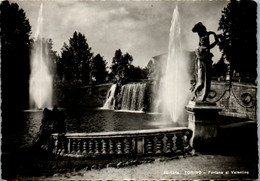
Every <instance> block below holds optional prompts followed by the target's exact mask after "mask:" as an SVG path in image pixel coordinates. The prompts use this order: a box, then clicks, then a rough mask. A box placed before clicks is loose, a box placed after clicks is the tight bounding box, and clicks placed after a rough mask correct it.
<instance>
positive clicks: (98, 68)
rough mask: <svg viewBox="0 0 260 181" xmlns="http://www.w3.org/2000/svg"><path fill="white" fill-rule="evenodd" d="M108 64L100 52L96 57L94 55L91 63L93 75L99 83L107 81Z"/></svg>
mask: <svg viewBox="0 0 260 181" xmlns="http://www.w3.org/2000/svg"><path fill="white" fill-rule="evenodd" d="M106 66H107V62H106V61H105V60H104V58H103V57H102V56H101V55H100V54H97V55H96V56H95V57H93V59H92V63H91V75H92V77H93V78H94V79H95V81H96V82H97V83H102V82H105V81H106V79H107V76H108V71H107V67H106Z"/></svg>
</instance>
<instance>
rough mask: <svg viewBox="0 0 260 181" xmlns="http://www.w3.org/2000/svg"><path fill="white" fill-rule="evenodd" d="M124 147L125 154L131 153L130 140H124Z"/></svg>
mask: <svg viewBox="0 0 260 181" xmlns="http://www.w3.org/2000/svg"><path fill="white" fill-rule="evenodd" d="M124 145H125V149H124V152H125V154H130V153H132V138H125V139H124Z"/></svg>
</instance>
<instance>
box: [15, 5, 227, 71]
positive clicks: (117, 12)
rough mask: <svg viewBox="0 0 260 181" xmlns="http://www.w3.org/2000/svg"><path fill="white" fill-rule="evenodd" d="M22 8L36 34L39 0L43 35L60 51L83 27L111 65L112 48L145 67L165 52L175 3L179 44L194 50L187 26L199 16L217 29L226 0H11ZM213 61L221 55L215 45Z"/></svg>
mask: <svg viewBox="0 0 260 181" xmlns="http://www.w3.org/2000/svg"><path fill="white" fill-rule="evenodd" d="M12 2H16V3H17V4H18V5H19V6H20V8H22V9H23V10H24V11H25V13H26V17H27V18H28V19H29V22H30V24H31V26H32V37H33V36H34V35H35V32H36V27H37V18H38V13H39V8H40V4H41V3H43V18H44V20H43V37H45V38H51V39H52V40H53V43H54V46H53V49H54V50H55V51H57V52H58V53H60V51H61V48H62V46H63V44H64V42H65V43H67V44H68V41H69V39H70V38H71V37H72V35H73V33H74V32H75V31H77V32H81V33H83V34H84V35H85V36H86V38H87V42H88V44H89V46H90V47H92V51H93V53H94V55H96V54H100V55H101V56H103V57H104V59H105V60H106V61H107V62H108V66H109V65H111V62H112V58H113V56H114V54H115V51H116V50H118V49H121V50H122V52H123V53H126V52H128V53H129V54H130V55H132V56H133V59H134V61H133V64H134V65H135V66H140V67H145V66H146V65H147V63H148V61H149V60H150V59H151V58H152V57H154V56H156V55H159V54H163V53H167V51H168V43H169V31H170V27H171V19H172V14H173V11H174V9H175V7H176V6H178V9H179V14H180V21H181V22H180V23H181V28H182V36H183V37H182V39H183V47H184V49H185V50H188V51H194V50H195V49H196V48H197V47H198V35H197V34H195V33H193V32H192V31H191V30H192V28H193V26H194V25H195V24H196V23H198V22H202V23H203V24H204V25H205V26H206V27H207V30H208V31H214V32H216V33H217V34H219V33H220V32H219V31H217V28H218V22H219V19H220V17H221V11H222V10H223V8H224V7H226V6H227V4H228V1H226V0H219V1H217V0H215V1H208V0H201V1H191V0H190V1H141V0H139V1H84V0H83V1H76V0H65V1H64V0H47V1H41V0H38V1H29V0H24V1H12ZM212 52H213V54H214V55H215V56H214V57H213V61H214V62H217V61H218V60H219V58H220V52H219V49H218V47H216V48H214V50H212Z"/></svg>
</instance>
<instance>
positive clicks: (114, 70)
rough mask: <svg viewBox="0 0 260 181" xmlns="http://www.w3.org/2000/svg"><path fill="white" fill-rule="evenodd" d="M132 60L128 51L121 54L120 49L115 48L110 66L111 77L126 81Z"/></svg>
mask: <svg viewBox="0 0 260 181" xmlns="http://www.w3.org/2000/svg"><path fill="white" fill-rule="evenodd" d="M132 62H133V57H132V56H131V55H130V54H129V53H126V54H124V55H123V53H122V51H121V50H120V49H118V50H116V51H115V56H114V57H113V60H112V65H111V67H110V69H111V73H110V76H111V79H113V78H115V79H116V80H121V81H126V80H127V79H128V77H129V69H130V65H131V64H132Z"/></svg>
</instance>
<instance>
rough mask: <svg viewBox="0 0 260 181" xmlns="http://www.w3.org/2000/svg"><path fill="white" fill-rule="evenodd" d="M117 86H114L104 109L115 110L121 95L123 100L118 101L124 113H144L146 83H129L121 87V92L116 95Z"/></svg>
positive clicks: (109, 92) (110, 90)
mask: <svg viewBox="0 0 260 181" xmlns="http://www.w3.org/2000/svg"><path fill="white" fill-rule="evenodd" d="M116 89H117V84H113V85H112V86H111V88H110V89H109V91H108V93H107V98H106V102H105V104H104V106H103V107H102V109H112V110H114V109H115V106H116V105H115V104H116V103H115V102H116V99H118V98H117V97H118V95H120V97H121V99H120V100H119V99H118V100H117V103H118V104H119V105H120V106H119V107H120V110H122V111H135V112H142V111H143V109H144V98H145V89H146V83H129V84H125V85H123V86H122V87H121V91H120V92H119V93H118V94H116Z"/></svg>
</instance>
